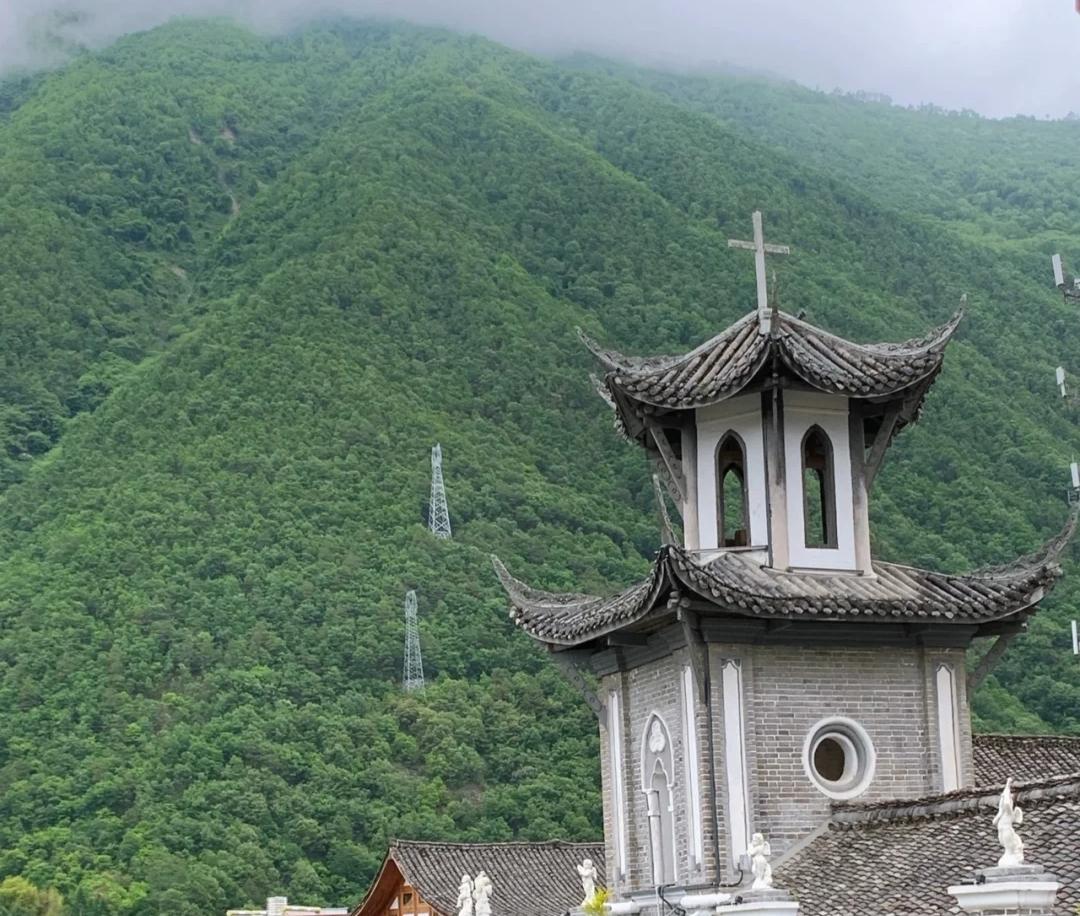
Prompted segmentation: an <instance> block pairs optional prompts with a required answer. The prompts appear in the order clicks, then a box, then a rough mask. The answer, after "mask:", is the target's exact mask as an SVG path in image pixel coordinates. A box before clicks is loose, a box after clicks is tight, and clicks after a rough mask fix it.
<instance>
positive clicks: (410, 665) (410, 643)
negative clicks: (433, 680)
mask: <svg viewBox="0 0 1080 916" xmlns="http://www.w3.org/2000/svg"><path fill="white" fill-rule="evenodd" d="M401 686H402V687H404V688H405V692H406V693H411V692H412V691H414V690H422V689H423V688H424V663H423V661H422V660H421V659H420V628H419V627H418V626H417V625H416V592H415V591H414V590H412V589H410V590H409V591H408V592H406V593H405V664H404V665H403V666H402V672H401Z"/></svg>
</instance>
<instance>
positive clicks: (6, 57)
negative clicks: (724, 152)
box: [0, 0, 1080, 117]
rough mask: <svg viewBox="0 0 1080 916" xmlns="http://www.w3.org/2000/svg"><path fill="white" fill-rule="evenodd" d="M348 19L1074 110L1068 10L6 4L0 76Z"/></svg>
mask: <svg viewBox="0 0 1080 916" xmlns="http://www.w3.org/2000/svg"><path fill="white" fill-rule="evenodd" d="M343 14H344V15H355V16H386V17H395V18H402V19H406V20H409V21H412V22H416V23H419V24H424V25H437V26H445V27H448V28H452V29H456V30H461V31H467V32H477V33H480V34H482V35H485V36H487V37H489V38H492V39H494V40H495V41H499V42H502V43H505V44H508V45H510V46H512V47H515V48H520V49H522V50H525V51H531V52H534V53H541V54H566V53H571V52H575V51H588V52H594V53H597V54H602V55H607V56H612V57H619V58H628V59H631V60H634V61H636V62H640V63H646V64H650V65H655V66H659V67H662V68H665V69H678V70H684V69H688V68H693V69H701V68H710V67H712V68H715V67H719V66H722V65H725V64H728V65H734V66H736V67H740V68H746V69H749V70H753V71H758V72H773V73H776V74H778V75H780V76H784V77H788V78H791V79H795V80H797V81H799V82H801V83H803V84H805V85H808V86H811V87H815V88H820V89H825V90H831V89H834V88H840V89H842V90H845V91H858V90H862V91H868V92H872V93H880V94H884V95H887V96H889V97H890V98H892V99H893V100H894V101H896V102H897V103H899V104H905V105H907V104H920V103H927V102H928V103H933V104H936V105H939V106H941V107H945V108H952V109H965V108H966V109H974V110H976V111H978V112H980V113H982V114H985V115H990V116H995V117H996V116H1009V115H1014V114H1027V115H1035V116H1039V117H1042V116H1047V115H1051V116H1054V117H1061V116H1064V115H1066V114H1067V113H1069V112H1070V111H1072V110H1075V109H1077V108H1080V102H1078V101H1077V100H1078V99H1080V70H1078V69H1077V68H1076V67H1075V65H1074V63H1073V61H1074V58H1075V54H1076V49H1077V47H1080V16H1078V15H1077V14H1076V11H1075V9H1074V5H1073V2H1072V0H1046V2H1042V3H1039V4H1032V3H1030V2H1025V0H986V2H976V0H957V2H955V3H952V4H948V5H944V6H943V5H942V4H938V3H933V2H931V0H909V2H905V3H885V2H882V0H870V2H860V0H834V2H833V3H832V4H829V5H828V6H822V5H813V4H805V3H798V2H795V0H760V2H757V3H754V4H742V3H736V2H734V0H720V2H709V0H673V2H671V3H667V4H658V3H654V2H650V0H591V2H590V0H586V2H584V3H582V2H571V0H548V2H546V3H543V4H530V3H526V2H524V0H316V2H302V0H265V2H256V0H164V2H154V3H150V2H145V0H144V2H133V0H70V2H65V0H45V2H44V3H43V2H42V0H0V73H3V72H4V71H10V70H11V69H14V68H26V67H31V68H34V67H40V66H49V65H53V64H55V63H56V62H57V61H58V54H57V51H56V46H57V45H61V46H66V47H81V46H89V47H99V46H101V45H104V44H107V43H108V42H110V41H112V40H114V39H115V38H117V37H119V36H120V35H123V34H126V33H129V32H133V31H138V30H142V29H146V28H151V27H153V26H156V25H160V24H161V23H163V22H165V21H167V20H169V19H171V18H173V17H176V16H208V15H225V16H231V17H235V18H236V19H238V20H240V21H241V22H244V23H246V24H249V25H251V26H253V27H255V28H257V29H260V30H269V31H278V30H282V29H286V28H291V27H295V26H296V25H299V24H302V23H303V22H304V21H308V20H310V19H312V18H315V17H319V16H329V15H343ZM50 48H51V50H50Z"/></svg>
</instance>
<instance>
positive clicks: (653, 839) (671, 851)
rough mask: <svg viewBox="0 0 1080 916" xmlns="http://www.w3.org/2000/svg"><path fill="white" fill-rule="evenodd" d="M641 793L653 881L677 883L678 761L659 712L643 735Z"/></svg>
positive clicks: (653, 715)
mask: <svg viewBox="0 0 1080 916" xmlns="http://www.w3.org/2000/svg"><path fill="white" fill-rule="evenodd" d="M641 791H642V792H643V793H644V794H645V802H646V813H647V816H648V821H649V850H650V854H651V859H652V871H653V881H654V882H655V883H656V885H657V886H659V885H662V884H674V883H675V881H676V880H677V878H678V871H677V869H676V866H675V758H674V752H673V750H672V747H671V732H670V731H669V730H668V727H667V723H665V722H664V720H663V719H662V718H661V717H660V714H659V713H655V712H654V713H652V714H651V715H650V716H649V718H648V720H647V721H646V722H645V730H644V731H643V732H642V735H641Z"/></svg>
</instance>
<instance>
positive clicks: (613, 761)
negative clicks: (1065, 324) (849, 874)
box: [494, 214, 1076, 913]
mask: <svg viewBox="0 0 1080 916" xmlns="http://www.w3.org/2000/svg"><path fill="white" fill-rule="evenodd" d="M754 228H755V232H754V241H753V242H739V241H735V242H733V243H732V247H736V248H750V249H752V250H754V252H755V260H756V262H757V266H758V269H757V280H758V283H757V290H758V302H757V307H756V309H755V310H754V311H752V312H751V313H750V314H748V315H746V316H745V317H744V318H742V319H740V320H739V321H736V322H735V323H734V324H733V325H731V326H730V327H728V328H726V329H725V330H723V331H721V332H720V333H719V334H717V335H716V336H715V337H713V338H711V339H710V340H707V341H705V342H704V343H702V344H701V345H700V346H698V347H696V348H694V349H692V350H690V351H689V352H688V353H684V354H679V355H673V356H659V357H655V356H653V357H631V356H624V355H622V354H620V353H617V352H615V351H613V350H609V349H605V348H603V347H601V346H600V345H598V344H597V343H595V342H593V341H592V340H589V339H588V338H583V339H584V342H585V344H586V346H587V347H588V348H589V349H590V350H591V351H592V353H593V354H594V355H595V357H596V358H597V360H598V361H599V363H600V365H601V366H602V367H603V379H602V383H601V388H602V393H603V395H604V397H605V399H606V400H607V401H608V402H609V404H611V406H612V407H613V409H614V411H615V415H616V425H617V428H618V429H619V430H620V432H621V433H622V434H623V435H624V436H625V437H626V438H627V439H629V440H630V441H632V442H635V443H637V444H638V445H640V446H641V447H642V448H643V449H644V451H645V453H646V455H647V456H648V457H649V458H650V459H651V460H652V461H653V462H655V464H656V465H657V467H658V470H659V473H660V475H661V476H662V477H663V478H664V480H665V482H666V484H667V487H668V490H669V492H670V494H671V495H672V498H673V500H674V502H675V504H676V505H677V506H678V507H679V509H680V512H681V514H682V520H683V537H682V539H681V542H680V543H665V544H663V545H662V546H661V548H660V550H659V551H658V552H657V554H656V556H655V558H654V560H653V563H652V566H651V568H650V570H649V572H648V575H647V576H646V577H645V578H644V579H643V580H642V581H640V582H638V583H635V584H633V585H631V586H630V587H629V588H627V589H625V590H623V591H621V592H618V593H616V594H613V595H608V596H590V595H580V594H559V593H551V592H546V591H542V590H540V589H537V588H533V587H531V586H529V585H526V584H525V583H524V582H522V581H520V580H519V579H517V578H515V577H514V576H512V575H511V574H510V572H509V571H508V570H507V569H506V567H505V566H504V565H503V564H502V563H501V562H500V561H499V560H498V559H497V558H496V559H495V560H494V563H495V569H496V572H497V573H498V575H499V578H500V580H501V581H502V584H503V586H504V588H505V589H506V592H507V595H508V597H509V599H510V603H511V616H512V617H513V619H514V620H515V621H516V622H517V624H518V625H519V626H520V627H521V628H522V629H523V630H525V631H526V632H527V633H528V634H529V635H530V636H532V637H533V638H534V639H536V640H537V641H538V642H540V643H542V644H543V645H544V646H545V647H546V648H547V649H548V650H549V651H550V653H551V657H552V659H553V660H554V661H555V662H556V663H557V664H558V665H559V666H560V667H561V668H562V669H563V671H564V672H565V673H566V674H567V676H568V677H569V679H570V680H571V682H572V683H573V684H574V685H575V686H576V687H577V688H578V689H579V690H580V691H581V693H582V695H583V696H584V698H585V699H586V701H587V702H588V703H589V705H590V706H591V707H592V708H593V710H594V711H595V712H596V714H597V717H598V720H599V723H600V736H601V748H602V759H601V774H602V779H603V788H604V825H605V838H606V843H607V863H608V869H609V874H608V887H609V888H612V889H613V890H614V891H615V893H616V894H617V895H618V896H619V897H621V898H623V904H620V906H621V907H622V908H621V909H619V910H618V912H620V913H631V912H636V910H635V909H634V906H635V905H636V904H635V903H634V901H635V900H639V899H643V898H642V895H646V894H652V893H654V892H655V888H657V887H668V888H671V893H672V894H677V893H678V892H679V891H680V890H681V892H682V893H684V894H685V895H687V897H686V899H687V900H688V901H689V900H695V901H696V900H700V899H704V898H702V895H703V894H704V896H705V898H708V896H709V893H710V892H711V891H712V890H714V889H716V888H718V886H719V885H721V884H725V883H728V882H730V881H731V879H733V878H734V877H736V876H737V874H738V873H739V867H740V861H741V859H742V856H743V854H744V853H745V852H746V850H747V848H748V846H749V844H750V842H751V838H752V836H753V834H754V833H757V832H760V833H763V834H765V835H766V836H767V837H768V839H769V840H770V841H771V844H772V848H773V851H774V852H775V853H777V854H778V855H779V857H780V860H781V861H782V858H783V855H784V854H785V853H786V852H787V851H788V850H790V849H791V848H792V847H793V846H794V845H795V844H796V843H798V842H799V841H800V840H802V839H804V838H805V837H807V836H808V835H809V834H810V833H812V832H813V831H814V830H815V829H816V828H817V827H818V826H820V825H821V824H822V823H824V822H825V820H826V819H827V817H828V816H829V811H830V805H831V804H832V803H833V802H835V801H842V800H850V799H855V798H858V799H860V800H863V801H880V800H885V799H892V798H898V797H919V796H922V795H926V794H930V793H933V792H941V791H951V790H954V789H957V788H960V787H962V786H965V785H970V784H971V782H972V779H973V763H972V749H971V726H970V714H969V707H968V675H967V671H966V666H965V662H964V656H965V650H966V648H967V647H968V646H969V645H970V643H971V641H972V640H973V639H975V638H977V637H980V636H996V637H998V638H999V639H1000V638H1011V636H1012V635H1014V634H1016V633H1019V632H1022V631H1023V630H1024V629H1025V628H1026V625H1027V624H1026V620H1027V618H1028V617H1030V616H1031V615H1032V614H1033V613H1035V611H1036V609H1037V606H1038V603H1039V601H1041V600H1042V598H1043V597H1044V595H1045V594H1046V593H1047V591H1048V590H1049V589H1050V588H1052V587H1053V585H1054V583H1055V582H1056V580H1057V578H1058V576H1059V575H1060V572H1061V570H1060V566H1059V564H1058V557H1059V554H1060V552H1061V550H1062V549H1063V547H1064V545H1065V544H1066V543H1067V541H1068V539H1069V538H1070V537H1071V535H1072V532H1073V529H1074V527H1075V523H1076V515H1075V514H1074V515H1072V516H1071V518H1070V520H1069V523H1068V525H1067V526H1066V527H1065V529H1064V531H1063V532H1062V533H1061V535H1059V536H1058V537H1057V538H1055V539H1054V540H1052V541H1051V542H1049V543H1048V544H1046V545H1045V546H1044V547H1043V548H1042V549H1040V550H1038V551H1036V552H1035V553H1032V554H1031V555H1029V556H1026V557H1022V558H1020V559H1018V560H1016V561H1015V562H1014V563H1012V564H1009V565H1007V566H1003V567H997V568H995V569H992V570H985V571H979V572H973V573H970V574H967V575H946V574H942V573H938V572H934V571H928V570H920V569H915V568H912V567H909V566H906V565H901V564H897V563H891V562H887V561H883V560H880V559H876V558H874V557H872V556H871V552H870V532H869V513H868V508H869V497H870V492H871V488H872V485H873V481H874V477H875V476H876V474H877V471H878V469H879V468H880V467H881V464H882V461H883V460H884V458H885V454H886V451H887V449H888V447H889V445H890V443H891V442H892V441H893V439H894V438H895V437H896V436H897V435H898V434H899V433H900V432H901V431H902V430H903V429H904V428H905V427H906V426H908V425H910V424H911V423H914V422H915V421H916V420H917V419H918V416H919V411H920V407H921V405H922V403H923V400H924V398H925V396H926V393H927V392H928V391H929V389H930V386H931V385H932V384H933V382H934V380H935V378H936V377H937V375H938V373H939V372H940V371H941V369H942V364H943V360H944V355H945V350H946V347H947V346H948V344H949V341H950V339H951V338H952V336H953V334H954V332H955V330H956V327H957V325H958V323H959V322H960V319H961V317H962V312H957V313H956V314H955V315H954V316H953V317H952V318H951V319H950V320H949V321H947V322H946V323H945V324H943V325H942V326H941V327H939V328H937V329H936V330H934V331H931V332H930V333H928V334H926V335H925V336H923V337H919V338H916V339H913V340H908V341H904V342H902V343H885V344H881V343H878V344H862V343H855V342H852V341H848V340H844V339H842V338H840V337H837V336H835V335H834V334H831V333H829V332H827V331H825V330H822V329H820V328H817V327H814V326H813V325H811V324H809V323H807V322H806V321H804V320H803V319H802V318H800V317H797V316H793V315H790V314H787V313H785V312H782V311H780V310H779V309H778V308H777V307H776V304H775V302H772V303H770V302H769V299H768V290H767V287H766V285H765V276H764V263H765V255H766V254H767V253H773V254H782V253H786V251H787V250H786V248H784V247H783V246H776V245H772V246H770V245H767V244H766V243H765V242H764V239H763V233H762V231H761V219H760V215H759V214H755V219H754ZM667 540H673V539H667ZM597 685H598V686H597ZM669 899H676V900H677V899H679V898H678V897H677V896H676V897H673V898H669ZM688 906H689V903H688ZM639 908H640V907H639Z"/></svg>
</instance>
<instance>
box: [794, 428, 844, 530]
mask: <svg viewBox="0 0 1080 916" xmlns="http://www.w3.org/2000/svg"><path fill="white" fill-rule="evenodd" d="M802 482H803V534H804V538H805V543H806V546H807V547H824V548H833V549H835V547H836V473H835V470H834V463H833V446H832V442H831V441H830V439H829V437H828V436H827V435H826V434H825V430H823V429H822V428H821V427H820V426H811V427H810V429H808V430H807V431H806V435H805V436H803V440H802Z"/></svg>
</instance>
